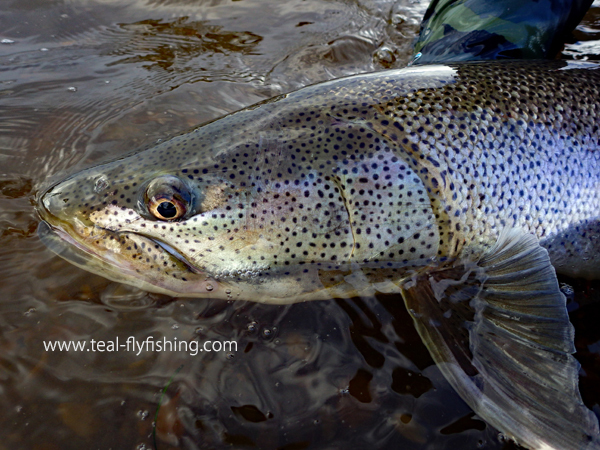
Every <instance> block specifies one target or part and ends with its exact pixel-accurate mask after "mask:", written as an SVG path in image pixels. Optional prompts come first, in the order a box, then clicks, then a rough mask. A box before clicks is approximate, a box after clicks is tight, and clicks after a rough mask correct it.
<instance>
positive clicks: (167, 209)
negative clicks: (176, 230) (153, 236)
mask: <svg viewBox="0 0 600 450" xmlns="http://www.w3.org/2000/svg"><path fill="white" fill-rule="evenodd" d="M156 211H157V212H158V213H159V214H160V215H161V216H163V217H164V218H165V219H172V218H173V217H175V216H176V215H177V208H176V207H175V205H174V204H173V203H171V202H162V203H161V204H160V205H158V207H157V208H156Z"/></svg>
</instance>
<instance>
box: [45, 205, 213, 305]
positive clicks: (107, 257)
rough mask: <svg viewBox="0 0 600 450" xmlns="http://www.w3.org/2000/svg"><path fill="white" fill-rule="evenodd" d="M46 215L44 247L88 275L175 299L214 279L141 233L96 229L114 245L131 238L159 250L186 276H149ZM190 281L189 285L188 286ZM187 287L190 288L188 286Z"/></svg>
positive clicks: (113, 251)
mask: <svg viewBox="0 0 600 450" xmlns="http://www.w3.org/2000/svg"><path fill="white" fill-rule="evenodd" d="M40 215H42V214H40ZM47 215H48V213H47V212H46V214H44V215H43V216H42V220H41V221H40V223H39V225H38V229H37V233H38V236H39V238H40V240H41V241H42V243H43V244H44V245H45V246H46V247H48V249H49V250H51V251H52V252H53V253H55V254H56V255H58V256H60V257H61V258H63V259H65V260H66V261H68V262H70V263H71V264H73V265H75V266H77V267H79V268H81V269H84V270H87V271H88V272H92V273H95V274H98V275H101V276H103V277H105V278H108V279H109V280H112V281H116V282H119V283H124V284H129V285H133V286H136V287H139V288H140V289H143V290H146V291H150V292H156V293H160V294H166V295H169V296H174V297H176V296H181V295H190V294H191V293H192V292H195V291H198V290H199V291H200V292H201V291H202V289H199V288H200V287H201V285H203V284H204V283H206V282H207V281H208V280H210V278H211V277H210V275H208V274H206V272H204V271H201V270H200V269H198V268H196V267H194V266H193V265H191V264H190V263H189V262H188V261H187V260H186V259H185V257H184V256H183V255H181V253H179V252H178V251H177V250H176V249H174V248H173V247H171V246H170V245H168V244H166V243H164V242H160V241H158V240H156V239H152V238H150V237H148V236H144V235H141V234H138V233H129V232H120V233H116V232H113V231H110V230H105V229H103V228H100V227H93V233H94V235H95V237H97V236H100V235H101V236H109V237H112V239H111V241H112V242H119V237H122V236H123V235H128V236H131V237H133V238H135V241H136V242H137V243H138V244H139V245H141V244H142V243H144V244H145V245H146V246H147V247H149V248H154V249H157V251H158V250H160V251H161V252H162V254H163V255H165V256H166V257H167V258H169V260H170V261H171V263H174V264H176V265H177V267H178V268H179V273H181V272H183V274H184V275H182V276H180V277H179V278H178V279H177V278H173V277H166V276H154V277H152V276H148V274H147V273H145V272H146V271H145V270H144V267H143V265H137V266H136V264H135V260H130V259H128V258H127V256H126V255H124V254H122V253H121V251H120V249H119V247H117V248H116V249H114V250H113V249H110V248H106V247H98V248H96V247H95V246H93V245H92V244H91V242H87V241H93V238H86V237H85V236H82V235H81V234H80V233H78V232H77V230H75V229H73V231H72V232H69V231H67V230H66V229H69V230H70V229H72V228H73V227H72V226H71V225H70V224H64V225H63V224H62V222H61V221H60V220H59V219H56V220H57V221H58V222H60V225H56V224H54V223H53V221H52V218H53V217H52V218H49V217H44V216H47ZM65 228H66V229H65ZM90 228H92V227H90ZM119 235H121V236H119ZM167 255H168V256H167ZM188 281H189V283H186V282H188ZM188 284H189V285H190V286H187V285H188ZM213 289H214V288H213Z"/></svg>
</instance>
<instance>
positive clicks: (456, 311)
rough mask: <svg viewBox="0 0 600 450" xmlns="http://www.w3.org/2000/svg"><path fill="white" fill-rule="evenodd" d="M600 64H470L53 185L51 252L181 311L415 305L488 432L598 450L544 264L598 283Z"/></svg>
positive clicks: (224, 126) (278, 111) (328, 94)
mask: <svg viewBox="0 0 600 450" xmlns="http://www.w3.org/2000/svg"><path fill="white" fill-rule="evenodd" d="M597 67H599V66H595V65H593V64H573V63H566V62H559V61H552V62H539V63H532V62H483V63H461V64H449V65H443V66H441V65H440V66H420V67H414V68H407V69H402V70H392V71H385V72H378V73H372V74H364V75H356V76H353V77H348V78H343V79H338V80H333V81H329V82H326V83H322V84H318V85H314V86H310V87H306V88H303V89H300V90H298V91H296V92H292V93H290V94H287V95H284V96H281V97H278V98H276V99H273V100H270V101H267V102H263V103H261V104H258V105H255V106H252V107H250V108H247V109H244V110H242V111H239V112H236V113H234V114H231V115H228V116H226V117H223V118H221V119H218V120H216V121H214V122H211V123H209V124H206V125H203V126H201V127H200V128H197V129H195V130H193V131H191V132H189V133H187V134H183V135H180V136H177V137H175V138H172V139H170V140H168V141H165V142H163V143H161V144H159V145H157V146H155V147H152V148H149V149H146V150H144V151H142V152H139V153H136V154H133V155H131V156H128V157H126V158H123V159H120V160H117V161H113V162H110V163H107V164H104V165H101V166H98V167H94V168H91V169H87V170H85V171H83V172H80V173H78V174H76V175H74V176H72V177H70V178H68V179H66V180H65V181H63V182H61V183H58V184H57V185H55V186H53V187H51V188H50V189H49V190H47V191H46V192H45V193H44V194H43V195H42V196H41V198H40V202H39V205H40V206H39V211H40V215H41V216H42V218H43V220H44V222H42V225H41V226H40V234H41V235H42V236H43V239H44V241H45V242H46V243H47V244H48V245H49V247H50V248H52V249H53V250H55V251H56V252H57V253H59V254H61V255H62V256H64V257H65V258H67V259H69V260H71V261H72V262H74V263H75V264H77V265H79V266H81V267H84V268H86V269H88V270H91V271H94V272H97V273H100V274H102V275H105V276H107V277H108V278H111V279H114V280H117V281H122V282H126V283H130V284H134V285H138V286H140V287H143V288H145V289H148V290H151V291H156V292H164V293H169V294H172V295H181V296H209V297H220V298H227V299H230V298H236V299H243V300H253V301H260V302H267V303H291V302H296V301H303V300H313V299H325V298H331V297H348V296H354V295H362V294H370V293H373V292H375V291H379V292H384V293H385V292H401V293H402V295H403V297H404V299H405V302H406V304H407V307H408V309H409V312H410V313H411V315H412V317H413V319H414V321H415V324H416V327H417V329H418V331H419V333H420V335H421V337H422V338H423V340H424V341H425V343H426V344H427V346H428V348H429V350H430V352H431V354H432V356H433V357H434V360H435V361H436V362H437V363H438V364H439V365H440V368H441V369H442V371H443V373H444V374H445V375H446V377H447V378H448V380H449V381H450V383H451V384H452V385H453V386H454V388H455V389H456V390H457V391H458V392H459V394H460V395H461V396H462V397H463V398H464V399H465V401H467V403H468V404H469V405H470V406H471V407H472V408H473V409H474V410H475V411H476V412H477V413H478V414H479V415H480V416H481V417H482V418H484V419H485V420H486V421H488V422H490V423H491V424H492V425H494V426H496V427H497V428H499V429H500V430H502V431H503V432H504V433H506V434H507V435H508V436H510V437H512V438H514V439H515V440H517V441H518V442H519V443H522V444H524V445H526V446H529V447H532V448H569V449H570V448H572V449H575V448H590V449H592V448H593V449H597V448H600V438H599V437H598V423H597V419H596V418H595V416H594V415H593V413H591V411H589V410H588V409H587V408H586V407H585V406H584V405H583V403H582V401H581V397H580V395H579V392H578V387H577V371H578V365H577V363H576V361H575V360H574V358H573V357H572V356H571V353H572V352H573V351H574V349H573V343H572V342H573V330H572V326H571V325H570V323H569V320H568V316H567V313H566V308H565V304H564V303H565V300H564V296H563V295H562V294H561V293H560V291H559V289H558V284H557V281H556V276H555V272H554V269H553V268H552V266H551V265H550V264H551V263H552V265H553V266H554V267H555V268H556V270H558V271H560V272H563V273H565V274H569V275H572V276H585V277H597V276H598V275H600V273H599V268H600V256H599V255H600V253H599V251H598V250H600V248H599V247H600V243H599V241H598V235H600V225H599V221H598V217H599V211H600V152H598V147H599V146H600V130H599V120H598V113H599V110H600V69H597ZM465 336H466V337H465Z"/></svg>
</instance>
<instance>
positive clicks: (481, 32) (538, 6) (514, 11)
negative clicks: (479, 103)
mask: <svg viewBox="0 0 600 450" xmlns="http://www.w3.org/2000/svg"><path fill="white" fill-rule="evenodd" d="M592 1H593V0H433V2H431V4H430V5H429V8H428V9H427V12H426V13H425V16H424V17H423V22H422V23H421V31H420V34H419V38H418V39H417V42H416V44H415V55H417V54H419V53H420V54H421V55H420V56H418V57H417V59H416V61H415V64H428V63H434V62H447V61H467V60H469V61H472V60H491V59H505V58H510V59H543V58H553V57H554V56H555V54H556V53H557V52H558V51H559V50H560V48H561V46H562V44H563V43H564V40H565V39H566V38H567V37H568V36H569V33H570V32H571V31H572V30H573V29H574V28H575V27H576V26H577V24H578V23H579V22H580V21H581V19H582V18H583V16H584V15H585V13H586V11H587V10H588V9H589V7H590V6H591V4H592Z"/></svg>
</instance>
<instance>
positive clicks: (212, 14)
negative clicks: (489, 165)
mask: <svg viewBox="0 0 600 450" xmlns="http://www.w3.org/2000/svg"><path fill="white" fill-rule="evenodd" d="M426 3H427V2H426V1H415V2H413V1H408V0H402V1H400V2H396V1H392V0H387V1H386V0H355V1H351V0H348V1H333V0H329V1H326V0H286V1H283V0H243V1H229V0H205V1H192V0H146V1H144V0H96V1H94V0H0V40H3V39H4V40H3V41H2V43H0V117H1V120H0V168H1V170H0V240H1V245H0V270H1V273H2V279H1V281H0V294H1V295H0V411H1V412H0V450H1V449H96V448H97V449H109V448H112V449H145V448H148V449H149V448H153V447H154V441H153V430H154V428H155V429H156V444H157V448H159V449H161V450H163V449H165V450H166V449H170V448H186V449H194V448H203V449H221V448H259V449H276V448H282V449H289V450H291V449H305V448H314V449H342V448H343V449H346V448H352V449H370V450H372V449H375V448H377V449H379V448H381V449H396V448H402V449H442V448H461V449H464V448H486V449H494V448H510V447H512V445H511V444H507V443H503V442H502V439H501V437H499V436H498V433H497V432H496V431H495V430H493V429H491V428H490V427H489V426H486V425H485V423H483V422H482V421H481V420H479V419H478V418H477V417H475V416H474V415H473V413H472V412H471V411H470V409H469V408H468V407H467V406H466V405H465V404H464V403H463V402H462V401H461V400H460V398H458V396H457V395H456V394H455V393H454V392H453V391H452V389H451V388H450V387H449V385H448V384H447V383H446V382H445V381H444V379H443V378H442V376H441V374H440V372H439V371H438V370H437V368H436V367H435V366H434V365H433V363H432V361H431V359H430V357H429V356H428V353H427V350H426V349H425V347H424V346H423V345H422V344H421V342H420V339H419V338H418V336H417V335H416V332H415V330H414V329H413V327H412V323H411V320H410V319H409V317H408V315H407V313H406V312H405V310H404V306H403V304H402V301H401V299H400V298H397V297H394V296H389V297H383V296H382V297H380V298H365V299H355V300H352V301H322V302H312V303H305V304H297V305H292V306H265V305H256V304H252V303H245V302H223V301H211V300H198V299H196V300H187V299H183V300H182V299H179V300H172V299H169V298H167V297H164V296H156V295H150V294H146V293H143V292H139V291H136V290H134V289H131V288H126V287H122V286H120V285H117V284H115V283H111V282H108V281H106V280H104V279H102V278H100V277H97V276H94V275H90V274H88V273H86V272H83V271H81V270H79V269H77V268H75V267H73V266H71V265H70V264H68V263H66V262H64V261H63V260H61V259H59V258H57V257H55V256H53V255H52V254H51V253H50V252H49V251H47V250H46V249H45V248H44V246H43V245H42V244H41V243H40V242H39V240H38V238H37V236H36V233H35V230H36V226H37V223H38V218H37V217H36V215H35V212H34V209H33V206H32V203H33V198H34V195H35V194H36V192H37V191H38V189H39V188H40V186H42V185H43V184H44V183H46V182H47V181H48V179H49V178H52V177H55V176H58V177H61V176H64V174H65V172H66V171H75V170H77V169H78V168H82V167H84V166H88V165H90V164H93V163H95V162H99V161H103V160H106V159H108V158H114V157H116V156H118V155H120V154H123V153H124V152H128V151H130V150H132V149H134V148H136V147H137V146H139V145H145V144H151V143H152V142H155V141H156V140H157V139H162V138H165V137H167V136H169V135H172V134H175V133H177V132H180V131H183V130H186V129H188V128H189V127H191V126H194V125H197V124H199V123H201V122H204V121H206V120H209V119H212V118H215V117H218V116H220V115H222V114H224V113H227V112H231V111H234V110H237V109H239V108H242V107H244V106H246V105H249V104H251V103H254V102H256V101H259V100H262V99H264V98H268V97H271V96H273V95H276V94H279V93H283V92H287V91H289V90H291V89H294V88H297V87H300V86H303V85H306V84H309V83H313V82H316V81H319V80H325V79H330V78H335V77H339V76H342V75H346V74H351V73H357V72H365V71H371V70H375V69H383V68H388V67H402V66H404V65H405V64H406V62H407V61H408V59H409V55H410V48H411V45H412V41H413V38H414V37H415V33H416V31H417V28H418V23H419V21H420V17H421V16H422V14H423V12H424V10H425V8H426ZM598 39H600V2H596V6H595V7H594V8H592V10H591V11H590V13H589V14H588V16H587V17H586V19H585V20H584V22H583V23H582V25H581V26H580V28H579V29H578V31H577V32H576V40H577V42H575V40H574V43H572V44H569V45H568V46H567V48H566V50H565V53H564V55H563V57H565V58H577V59H585V58H588V59H596V60H597V59H599V57H600V41H599V40H598ZM562 281H565V282H567V283H569V284H570V285H572V286H573V287H574V294H573V296H572V300H571V309H572V310H573V311H572V320H573V322H574V324H575V327H576V330H577V342H576V344H577V347H578V350H579V353H578V358H579V359H580V361H581V362H582V365H583V370H582V376H581V390H582V393H583V396H584V400H585V401H586V403H587V404H588V405H589V406H590V408H595V409H596V410H599V409H598V408H599V406H598V404H599V403H600V383H599V379H598V377H599V376H600V328H599V327H598V326H597V323H598V320H599V319H600V302H598V301H597V300H598V298H599V297H600V283H587V282H581V281H579V282H577V281H574V280H562ZM129 336H133V337H135V338H136V339H137V340H138V341H142V340H144V339H146V338H147V337H148V336H152V337H153V338H154V339H155V340H162V339H163V338H167V339H170V340H174V339H175V338H177V339H178V340H179V341H190V342H191V341H198V342H200V343H203V342H204V341H206V340H213V341H214V340H217V341H226V340H232V341H236V342H237V346H238V348H237V351H228V352H213V353H208V352H203V353H198V354H197V355H195V356H193V355H190V354H188V353H185V352H151V351H144V352H141V353H140V354H139V355H136V353H135V352H132V351H129V352H128V351H126V350H124V349H121V350H120V351H117V352H75V351H71V352H59V351H55V352H47V351H45V350H44V347H43V341H44V340H75V341H90V340H91V339H95V340H107V341H114V340H115V339H116V338H119V340H120V343H124V342H125V341H126V339H127V338H128V337H129ZM171 379H172V382H171V383H170V380H171ZM169 383H170V384H169ZM165 388H166V391H165V394H164V397H163V398H162V407H161V408H160V411H159V416H158V421H157V422H156V427H154V423H155V421H154V418H155V414H156V410H157V407H158V404H159V401H160V400H161V395H162V392H163V390H165ZM599 411H600V410H599Z"/></svg>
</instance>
